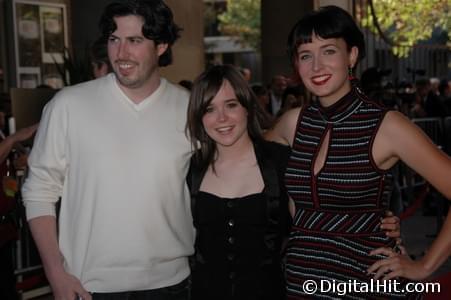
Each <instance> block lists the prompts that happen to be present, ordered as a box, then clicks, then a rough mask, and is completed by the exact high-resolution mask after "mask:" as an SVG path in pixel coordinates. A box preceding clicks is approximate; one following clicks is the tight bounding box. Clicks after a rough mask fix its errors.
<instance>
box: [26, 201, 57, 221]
mask: <svg viewBox="0 0 451 300" xmlns="http://www.w3.org/2000/svg"><path fill="white" fill-rule="evenodd" d="M24 205H25V209H26V215H27V221H29V220H31V219H34V218H37V217H42V216H53V217H56V212H55V204H54V203H49V202H38V201H24Z"/></svg>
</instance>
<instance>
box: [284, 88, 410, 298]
mask: <svg viewBox="0 0 451 300" xmlns="http://www.w3.org/2000/svg"><path fill="white" fill-rule="evenodd" d="M385 113H386V110H385V109H384V108H383V107H381V106H379V105H377V104H376V103H374V102H372V101H369V100H368V99H367V98H366V97H364V96H363V95H362V94H360V93H359V92H357V91H355V90H353V91H352V92H350V93H349V94H348V95H346V96H345V97H343V99H340V100H339V101H338V102H337V103H335V104H334V105H332V106H331V107H328V108H323V107H320V106H319V105H318V103H317V102H315V103H314V104H313V105H311V106H309V107H307V108H305V109H303V110H302V112H301V115H300V117H299V120H298V127H297V130H296V134H295V139H294V142H293V147H292V154H291V157H290V160H289V163H288V167H287V170H286V173H285V184H286V187H287V189H288V193H289V195H290V197H291V198H292V199H293V200H294V202H295V205H296V214H295V216H294V220H293V229H292V232H291V234H290V240H289V245H288V250H287V283H288V285H287V288H288V299H312V298H315V299H321V298H323V299H337V298H339V299H344V298H346V299H372V298H377V299H381V298H389V299H392V298H398V297H399V298H404V297H405V295H401V294H396V293H379V294H373V295H369V294H347V295H346V296H338V295H337V293H336V292H335V293H334V292H330V293H324V294H315V295H307V294H304V293H303V290H302V284H303V282H304V281H305V280H315V281H319V280H321V279H326V280H330V281H332V280H335V281H336V283H338V282H348V281H349V280H358V281H359V282H368V281H369V280H370V277H369V276H368V275H367V274H366V270H367V268H368V266H370V265H371V264H372V263H373V262H375V261H376V260H377V259H380V258H381V257H379V258H378V257H370V256H368V253H369V251H371V250H372V249H375V248H378V247H381V246H386V247H393V246H394V241H392V240H391V239H389V238H387V237H386V236H385V233H384V232H383V231H381V230H380V228H379V225H380V218H381V217H383V216H384V212H385V210H386V208H387V206H388V199H389V196H390V193H391V188H392V176H391V174H390V172H387V171H384V170H381V169H379V168H378V167H377V166H376V164H375V162H374V160H373V158H372V155H371V149H372V144H373V141H374V138H375V135H376V132H377V130H378V128H379V126H380V122H381V120H382V119H383V117H384V115H385ZM327 132H330V139H329V141H324V139H325V137H326V134H327ZM324 142H325V143H328V149H327V155H326V160H325V163H324V166H323V167H322V168H321V170H320V171H319V172H318V174H314V163H315V160H316V158H317V155H318V152H319V150H320V146H321V145H322V143H324Z"/></svg>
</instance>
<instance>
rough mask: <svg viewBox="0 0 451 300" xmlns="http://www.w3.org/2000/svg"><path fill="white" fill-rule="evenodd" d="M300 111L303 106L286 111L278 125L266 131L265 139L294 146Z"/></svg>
mask: <svg viewBox="0 0 451 300" xmlns="http://www.w3.org/2000/svg"><path fill="white" fill-rule="evenodd" d="M300 111H301V108H295V109H291V110H289V111H287V112H286V113H284V114H283V115H282V116H281V117H280V119H279V120H278V121H277V123H276V125H275V126H274V127H273V128H272V129H270V130H268V131H267V132H266V133H265V139H267V140H268V141H273V142H277V143H280V144H284V145H289V146H292V142H293V139H294V134H295V132H296V123H297V121H298V117H299V113H300Z"/></svg>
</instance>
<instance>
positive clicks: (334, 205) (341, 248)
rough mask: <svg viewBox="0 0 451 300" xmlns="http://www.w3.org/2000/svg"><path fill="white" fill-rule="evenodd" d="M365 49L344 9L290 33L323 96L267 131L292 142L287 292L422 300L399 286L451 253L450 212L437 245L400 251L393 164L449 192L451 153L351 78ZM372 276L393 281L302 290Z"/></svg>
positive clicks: (308, 18)
mask: <svg viewBox="0 0 451 300" xmlns="http://www.w3.org/2000/svg"><path fill="white" fill-rule="evenodd" d="M364 48H365V47H364V42H363V35H362V33H361V31H360V30H359V28H358V27H357V25H356V23H355V22H354V20H353V19H352V17H351V16H350V15H349V14H348V13H347V12H346V11H344V10H343V9H341V8H338V7H336V6H326V7H322V8H320V9H318V10H316V11H313V12H311V13H308V14H306V15H305V16H304V17H303V18H302V19H301V20H300V21H299V22H298V23H297V24H296V25H295V26H294V28H293V29H292V31H291V33H290V35H289V39H288V50H289V53H290V59H291V61H292V64H293V67H294V69H295V70H296V72H297V74H298V75H299V77H300V78H301V80H302V81H303V83H304V85H305V87H306V88H307V89H308V90H309V91H310V92H311V93H312V94H313V95H314V96H315V97H316V99H315V100H314V101H313V102H312V103H311V104H310V105H308V106H306V107H302V108H299V109H295V110H291V111H288V112H287V113H286V114H285V115H284V116H283V117H282V118H281V119H280V121H279V122H278V123H277V124H276V126H275V128H274V129H273V130H272V131H270V132H269V133H268V136H267V137H268V138H269V139H270V140H273V141H276V142H279V143H283V144H286V145H290V146H291V156H290V158H289V161H288V164H287V171H286V173H285V184H286V188H287V190H288V194H289V196H290V198H291V200H292V201H293V202H294V209H293V211H292V214H293V224H292V229H291V232H290V237H289V242H288V248H287V267H286V269H287V272H286V278H287V293H288V299H305V298H315V297H317V298H320V297H324V299H332V298H337V297H340V298H347V299H351V298H352V299H381V298H385V299H394V298H417V297H419V295H417V294H415V293H403V292H398V291H401V290H402V289H404V288H405V287H406V284H407V283H406V282H407V279H410V280H422V279H425V278H427V277H428V276H430V275H431V274H432V273H433V272H434V271H435V270H437V268H438V267H439V266H440V265H441V264H442V263H443V262H444V261H445V260H446V259H447V258H448V257H449V255H450V253H451V217H450V216H449V215H448V217H447V219H446V222H445V224H444V226H443V229H442V231H441V233H440V234H439V236H438V237H437V239H436V240H435V241H434V243H433V245H432V247H431V248H430V249H429V250H428V252H427V253H426V255H425V256H424V257H422V258H421V259H418V260H416V261H412V260H411V259H410V258H409V257H408V256H407V255H405V254H404V253H398V251H395V250H397V249H398V248H397V247H396V244H395V241H394V240H393V239H391V238H389V237H388V236H387V234H384V232H383V231H382V230H381V228H382V227H383V225H381V222H380V218H381V217H382V216H383V215H384V212H385V211H386V209H387V207H388V200H389V195H390V192H391V190H392V186H393V178H392V175H391V172H390V170H391V169H392V168H393V167H394V165H395V164H396V163H397V162H398V161H399V160H401V161H403V162H404V163H406V164H407V165H408V166H409V167H410V168H412V169H413V170H415V172H417V173H418V174H420V175H421V176H423V177H424V178H425V179H426V180H427V181H429V182H430V183H431V184H432V185H433V186H434V187H435V188H436V189H437V190H438V191H440V192H441V193H442V194H443V195H445V196H446V197H447V198H451V185H450V184H449V178H451V159H450V158H449V157H448V156H446V155H445V154H444V153H443V152H442V151H440V150H439V149H438V148H437V147H436V146H435V145H434V144H433V143H432V142H431V141H430V140H429V139H428V138H427V137H426V136H425V135H424V134H423V132H422V131H421V129H419V128H417V127H416V126H415V125H414V124H412V123H411V122H410V121H409V120H408V119H407V118H405V117H404V116H403V115H402V114H401V113H399V112H396V111H390V110H388V109H387V108H385V107H383V106H381V105H379V104H378V103H377V102H375V101H372V100H371V99H368V97H367V96H366V95H364V94H363V93H362V92H361V90H360V89H359V88H358V87H357V85H355V84H354V83H353V82H351V80H350V78H351V76H350V75H351V74H352V70H353V69H354V68H355V66H356V64H357V63H358V61H359V60H360V59H361V58H362V57H363V56H364V53H365V50H364ZM291 200H290V201H291ZM450 212H451V211H450ZM400 278H402V279H400ZM371 279H375V280H378V279H385V280H390V279H392V281H387V282H385V285H386V286H387V288H386V289H382V288H380V289H378V290H376V288H374V289H373V290H371V289H369V288H368V289H367V290H368V293H358V292H357V291H358V289H357V291H355V290H354V291H352V290H351V289H350V288H349V289H347V291H346V292H347V293H346V295H342V294H341V295H338V294H337V290H335V291H334V290H333V289H329V291H323V292H320V291H319V290H318V293H317V294H316V295H310V294H309V290H304V289H303V287H304V288H305V287H306V285H305V284H306V283H307V287H308V284H310V283H312V284H313V285H314V284H317V286H318V287H320V284H323V286H324V282H325V281H327V282H326V286H327V284H330V285H332V284H337V283H349V284H350V285H351V284H353V283H357V284H358V285H359V286H360V287H362V286H363V287H365V286H366V287H369V286H370V284H371V283H372V282H371ZM393 280H397V282H396V283H395V282H394V281H393ZM379 284H383V283H382V282H380V283H379ZM374 285H376V283H374ZM354 286H355V284H354Z"/></svg>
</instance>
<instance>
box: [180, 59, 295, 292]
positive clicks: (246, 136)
mask: <svg viewBox="0 0 451 300" xmlns="http://www.w3.org/2000/svg"><path fill="white" fill-rule="evenodd" d="M262 115H263V114H262V112H261V108H260V106H259V104H258V103H257V100H256V97H255V95H254V93H253V92H252V90H251V89H250V87H249V85H248V84H247V82H246V81H245V80H244V78H243V77H242V75H241V74H240V73H239V71H238V70H237V69H235V68H234V67H233V66H227V65H220V66H214V67H212V68H211V69H209V70H207V71H206V72H204V73H203V74H201V75H200V77H198V78H197V79H196V81H195V82H194V84H193V89H192V93H191V98H190V103H189V107H188V124H187V131H188V132H189V136H190V138H191V142H192V145H193V148H194V150H195V153H194V155H193V157H192V160H191V167H190V171H189V174H188V178H187V181H188V184H189V186H190V191H191V196H192V214H193V220H194V226H195V228H196V242H195V249H196V254H195V257H194V259H193V262H194V264H193V269H192V299H196V300H199V299H208V300H210V299H215V300H221V299H222V300H226V299H247V300H257V299H258V300H261V299H268V300H278V299H285V282H284V278H283V271H282V266H281V248H282V241H283V239H284V237H286V236H287V234H288V226H289V222H290V221H289V214H288V198H287V193H286V191H285V188H284V184H283V182H282V180H281V179H282V178H283V172H284V169H285V163H286V160H287V158H288V151H289V149H288V147H287V146H283V145H279V144H276V143H272V142H266V141H264V140H263V137H262V134H261V129H260V125H259V120H260V117H261V116H262Z"/></svg>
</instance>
